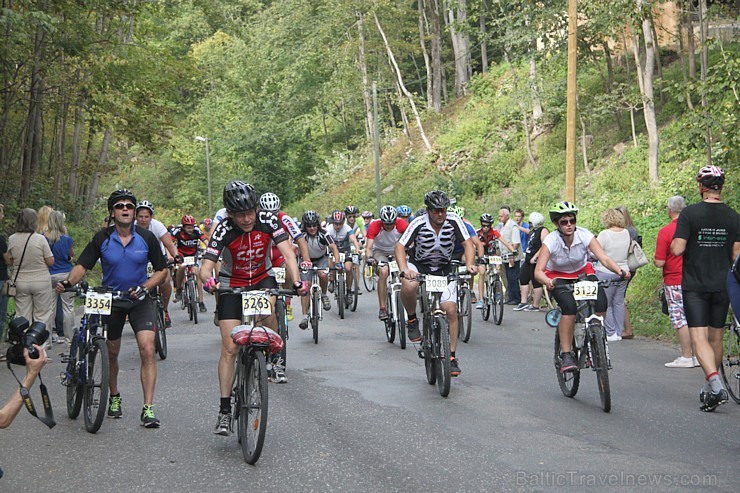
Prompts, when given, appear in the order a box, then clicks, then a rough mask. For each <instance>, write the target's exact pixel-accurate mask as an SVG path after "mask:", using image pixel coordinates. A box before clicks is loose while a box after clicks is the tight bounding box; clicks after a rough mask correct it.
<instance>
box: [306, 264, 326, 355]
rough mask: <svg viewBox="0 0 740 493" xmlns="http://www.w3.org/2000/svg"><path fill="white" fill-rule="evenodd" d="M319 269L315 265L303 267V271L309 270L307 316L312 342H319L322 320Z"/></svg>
mask: <svg viewBox="0 0 740 493" xmlns="http://www.w3.org/2000/svg"><path fill="white" fill-rule="evenodd" d="M319 270H321V269H319V268H318V267H316V266H313V267H309V268H308V269H303V272H310V273H311V277H310V279H309V282H310V283H311V289H309V292H308V317H309V321H310V323H311V331H312V332H313V342H314V344H318V343H319V321H320V320H323V306H322V303H321V286H319Z"/></svg>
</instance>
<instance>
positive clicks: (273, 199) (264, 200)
mask: <svg viewBox="0 0 740 493" xmlns="http://www.w3.org/2000/svg"><path fill="white" fill-rule="evenodd" d="M260 209H264V210H266V211H270V212H277V211H279V210H280V197H278V196H277V195H275V194H274V193H272V192H267V193H263V194H262V197H260Z"/></svg>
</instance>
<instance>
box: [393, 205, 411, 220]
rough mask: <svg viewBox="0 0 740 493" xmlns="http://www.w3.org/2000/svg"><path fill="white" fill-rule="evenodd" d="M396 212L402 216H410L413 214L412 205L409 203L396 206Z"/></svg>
mask: <svg viewBox="0 0 740 493" xmlns="http://www.w3.org/2000/svg"><path fill="white" fill-rule="evenodd" d="M396 212H398V215H399V216H401V217H409V216H410V215H411V207H409V206H407V205H399V206H398V207H396Z"/></svg>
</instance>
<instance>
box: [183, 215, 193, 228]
mask: <svg viewBox="0 0 740 493" xmlns="http://www.w3.org/2000/svg"><path fill="white" fill-rule="evenodd" d="M182 225H183V226H188V225H191V226H195V218H194V217H193V216H182Z"/></svg>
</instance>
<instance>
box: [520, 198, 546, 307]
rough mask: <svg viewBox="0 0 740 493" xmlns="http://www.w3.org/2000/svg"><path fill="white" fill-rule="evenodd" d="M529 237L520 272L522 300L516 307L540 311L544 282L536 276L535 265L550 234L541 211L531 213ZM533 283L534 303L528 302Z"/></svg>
mask: <svg viewBox="0 0 740 493" xmlns="http://www.w3.org/2000/svg"><path fill="white" fill-rule="evenodd" d="M529 224H530V229H529V237H528V239H527V247H526V250H525V251H524V261H523V262H522V270H521V271H520V272H519V289H520V290H521V293H522V294H521V302H520V303H519V305H517V307H516V308H514V311H516V312H519V311H522V310H524V311H525V312H538V311H540V302H541V301H542V284H540V282H539V281H538V280H537V279H535V278H534V266H535V265H537V259H538V258H539V255H540V247H542V241H543V240H544V239H545V237H546V236H547V235H548V234H550V231H548V229H547V228H546V227H545V226H544V224H545V216H543V215H542V214H540V213H539V212H533V213H531V214H530V215H529ZM530 282H531V283H532V288H533V293H532V304H531V305H529V304H527V300H528V299H529V283H530Z"/></svg>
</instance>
